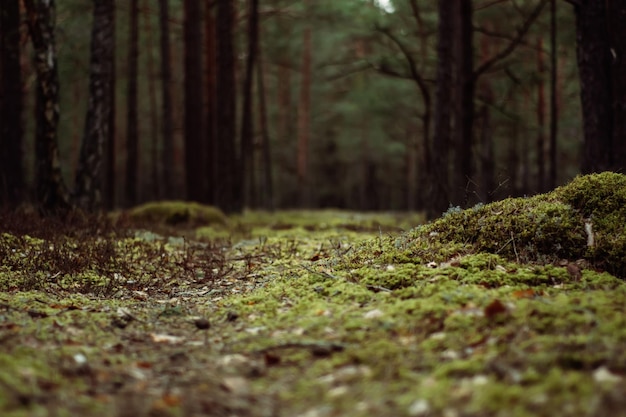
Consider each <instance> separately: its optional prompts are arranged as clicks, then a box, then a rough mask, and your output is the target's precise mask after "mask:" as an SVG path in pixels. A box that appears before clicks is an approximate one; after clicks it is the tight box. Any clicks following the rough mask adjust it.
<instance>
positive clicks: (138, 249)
mask: <svg viewBox="0 0 626 417" xmlns="http://www.w3.org/2000/svg"><path fill="white" fill-rule="evenodd" d="M625 203H626V177H624V176H622V175H617V174H609V173H606V174H600V175H593V176H585V177H579V178H577V179H575V180H574V181H573V182H572V183H570V184H568V185H567V186H564V187H561V188H559V189H557V190H555V191H553V192H551V193H548V194H545V195H541V196H537V197H532V198H524V199H510V200H505V201H502V202H498V203H494V204H490V205H484V206H477V207H474V208H471V209H468V210H465V211H463V210H460V209H454V208H452V209H450V210H449V211H448V212H447V213H446V214H445V215H444V216H443V217H442V218H441V219H438V220H436V221H434V222H432V223H429V224H421V223H422V221H423V219H422V218H421V216H419V215H415V216H410V215H400V214H369V213H367V214H364V213H348V212H342V211H322V212H307V211H290V212H278V213H262V212H249V213H244V214H243V215H240V216H234V217H230V218H226V217H222V215H221V214H220V213H219V212H218V211H216V210H215V209H211V210H208V211H207V210H205V209H204V208H202V207H200V206H198V205H193V206H190V207H188V208H182V209H181V207H184V204H182V203H179V202H175V203H174V202H170V203H168V204H170V205H172V206H175V208H176V210H177V212H176V213H178V214H176V215H170V214H169V212H168V211H167V210H165V209H164V208H163V207H158V206H157V208H156V209H155V208H154V207H155V206H151V208H150V210H147V211H148V212H149V213H150V214H149V215H147V216H146V217H142V215H141V210H135V211H134V212H132V213H116V214H115V215H114V216H111V217H109V218H106V219H100V220H99V221H95V220H94V219H85V218H83V217H81V216H78V215H77V216H76V217H75V218H73V219H69V220H68V219H66V221H65V222H60V221H58V220H52V219H39V218H37V217H36V216H35V215H34V214H25V213H22V214H16V213H5V214H3V215H2V216H1V218H0V224H1V225H2V229H1V230H2V234H0V260H1V263H0V364H1V365H0V387H1V388H0V414H1V415H3V416H4V415H7V416H48V415H50V416H74V415H85V416H115V417H117V416H185V417H186V416H296V415H299V416H307V417H317V416H319V417H325V416H372V415H377V416H378V415H379V416H447V417H453V416H543V415H545V416H553V415H559V416H619V415H626V411H624V410H626V388H624V387H625V384H624V377H625V375H626V314H625V312H626V311H625V310H626V285H624V278H625V277H626V261H625V260H626V230H625V228H626V208H625V207H626V204H625ZM181 204H182V206H181ZM138 212H139V213H140V214H137V213H138ZM154 213H158V214H154ZM181 213H182V214H181ZM207 213H210V215H208V214H207ZM172 219H174V220H175V221H174V220H172Z"/></svg>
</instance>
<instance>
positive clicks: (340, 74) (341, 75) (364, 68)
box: [326, 62, 373, 81]
mask: <svg viewBox="0 0 626 417" xmlns="http://www.w3.org/2000/svg"><path fill="white" fill-rule="evenodd" d="M372 68H373V65H372V63H370V62H364V63H362V64H360V65H358V66H354V67H352V68H349V69H348V70H346V71H343V72H338V73H336V74H332V75H329V76H328V77H326V81H336V80H339V79H341V78H345V77H349V76H351V75H354V74H357V73H359V72H364V71H369V70H371V69H372Z"/></svg>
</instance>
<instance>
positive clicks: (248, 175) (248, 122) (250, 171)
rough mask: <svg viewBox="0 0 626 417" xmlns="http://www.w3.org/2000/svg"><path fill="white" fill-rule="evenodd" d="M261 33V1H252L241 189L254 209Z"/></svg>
mask: <svg viewBox="0 0 626 417" xmlns="http://www.w3.org/2000/svg"><path fill="white" fill-rule="evenodd" d="M258 33H259V1H258V0H250V11H249V14H248V56H247V59H246V73H245V78H244V82H243V107H242V115H241V151H240V155H241V173H240V175H241V188H242V191H243V197H244V204H245V205H250V206H252V207H254V206H255V205H256V204H257V201H256V198H255V191H256V190H255V188H256V187H255V175H254V145H253V136H254V117H253V111H252V107H253V99H252V92H253V91H252V90H253V88H252V86H253V82H254V65H255V59H256V55H257V49H258Z"/></svg>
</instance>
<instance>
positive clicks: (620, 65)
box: [606, 0, 626, 173]
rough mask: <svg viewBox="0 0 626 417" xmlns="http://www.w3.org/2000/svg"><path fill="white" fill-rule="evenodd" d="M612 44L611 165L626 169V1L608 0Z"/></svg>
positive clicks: (620, 170) (619, 170)
mask: <svg viewBox="0 0 626 417" xmlns="http://www.w3.org/2000/svg"><path fill="white" fill-rule="evenodd" d="M606 4H607V7H608V13H607V15H608V23H607V27H608V28H609V47H608V49H609V50H610V51H611V54H612V59H611V60H610V65H611V67H610V72H611V93H612V94H611V112H612V114H613V137H612V143H611V150H610V155H611V169H612V170H613V171H616V172H622V173H623V172H624V171H625V170H626V24H625V23H624V22H626V3H625V2H624V1H617V0H613V1H607V2H606Z"/></svg>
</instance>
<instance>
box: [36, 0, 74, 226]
mask: <svg viewBox="0 0 626 417" xmlns="http://www.w3.org/2000/svg"><path fill="white" fill-rule="evenodd" d="M24 5H25V6H26V11H27V14H28V28H29V31H30V36H31V39H32V41H33V46H34V49H35V68H36V71H37V98H36V105H35V114H36V119H37V133H36V136H35V160H36V173H35V178H36V183H37V185H36V187H37V202H38V205H39V209H40V210H41V211H43V212H46V213H50V214H59V215H61V214H64V213H65V212H67V211H68V210H69V209H70V208H71V205H70V196H69V192H68V190H67V188H66V186H65V182H64V181H63V175H62V174H61V163H60V160H59V148H58V144H57V140H58V138H57V128H58V124H59V74H58V67H57V57H56V47H55V36H54V28H55V20H54V17H55V15H56V13H55V12H56V4H55V1H54V0H24Z"/></svg>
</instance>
